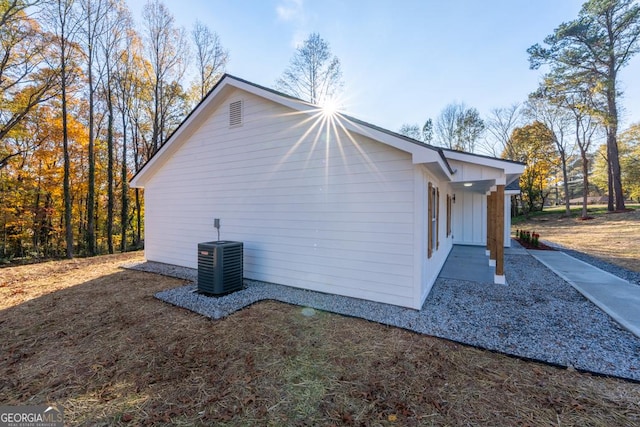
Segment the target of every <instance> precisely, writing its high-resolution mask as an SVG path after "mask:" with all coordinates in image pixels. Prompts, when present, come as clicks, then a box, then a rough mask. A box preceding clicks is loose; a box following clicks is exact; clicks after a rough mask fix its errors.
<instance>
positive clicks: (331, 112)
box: [321, 98, 340, 117]
mask: <svg viewBox="0 0 640 427" xmlns="http://www.w3.org/2000/svg"><path fill="white" fill-rule="evenodd" d="M321 108H322V114H323V115H324V116H327V117H331V116H335V115H336V114H337V113H338V110H339V109H340V104H339V103H338V100H336V99H333V98H327V99H326V100H325V101H324V102H323V103H322V106H321Z"/></svg>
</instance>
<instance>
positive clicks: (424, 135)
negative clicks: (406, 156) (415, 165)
mask: <svg viewBox="0 0 640 427" xmlns="http://www.w3.org/2000/svg"><path fill="white" fill-rule="evenodd" d="M398 133H399V134H401V135H404V136H408V137H409V138H412V139H415V140H416V141H422V142H424V143H426V144H429V143H431V140H432V139H433V121H432V120H431V119H427V121H426V122H425V123H424V125H423V126H422V128H420V126H419V125H418V124H409V123H404V124H403V125H402V126H401V127H400V130H398Z"/></svg>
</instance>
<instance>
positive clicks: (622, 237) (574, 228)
mask: <svg viewBox="0 0 640 427" xmlns="http://www.w3.org/2000/svg"><path fill="white" fill-rule="evenodd" d="M590 215H592V216H593V219H589V220H581V219H580V218H579V217H576V216H573V217H570V218H568V217H565V216H563V214H562V213H551V214H546V215H541V216H536V217H532V218H531V219H529V220H528V221H525V222H517V223H516V222H514V225H513V227H512V230H513V232H514V233H515V230H516V229H523V228H524V229H527V230H529V231H535V232H536V233H539V234H540V239H541V240H549V241H551V242H554V243H559V244H561V245H563V246H566V247H568V248H571V249H575V250H577V251H580V252H584V253H586V254H589V255H593V256H595V257H597V258H601V259H603V260H605V261H608V262H610V263H612V264H616V265H619V266H621V267H624V268H627V269H629V270H632V271H637V272H640V243H639V242H640V209H636V210H633V211H629V212H624V213H611V214H610V213H603V212H601V211H599V212H592V213H590Z"/></svg>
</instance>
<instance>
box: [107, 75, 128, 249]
mask: <svg viewBox="0 0 640 427" xmlns="http://www.w3.org/2000/svg"><path fill="white" fill-rule="evenodd" d="M107 80H109V77H107ZM107 110H108V113H107V114H108V117H107V249H108V251H109V253H110V254H112V253H113V197H114V196H113V100H112V98H111V88H110V85H109V84H108V83H107ZM123 185H124V183H123Z"/></svg>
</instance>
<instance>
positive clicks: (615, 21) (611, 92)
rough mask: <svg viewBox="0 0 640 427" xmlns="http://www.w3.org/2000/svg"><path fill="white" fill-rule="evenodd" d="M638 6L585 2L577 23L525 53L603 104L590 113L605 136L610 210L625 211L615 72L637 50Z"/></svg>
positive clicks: (619, 0) (626, 0)
mask: <svg viewBox="0 0 640 427" xmlns="http://www.w3.org/2000/svg"><path fill="white" fill-rule="evenodd" d="M639 38H640V5H638V4H637V3H636V2H635V1H633V0H589V1H587V2H586V3H585V4H584V5H583V6H582V9H581V10H580V13H579V15H578V18H577V19H576V20H573V21H570V22H566V23H562V24H561V25H560V26H559V27H558V28H557V29H556V30H555V31H554V33H553V34H551V35H549V36H547V37H546V38H545V40H544V43H545V44H546V45H548V47H546V48H545V47H542V46H540V45H539V44H535V45H533V46H531V47H530V48H529V49H528V50H527V52H528V53H529V60H530V64H531V68H533V69H537V68H539V67H540V66H541V65H542V64H549V65H550V66H551V73H552V74H554V76H555V78H556V79H561V80H565V81H574V82H575V81H582V82H587V83H589V84H591V85H593V90H594V91H598V92H600V93H601V94H602V95H603V96H604V98H605V99H606V103H605V104H604V106H603V108H601V109H597V110H596V111H594V113H595V114H599V115H600V116H601V117H602V120H603V123H604V126H605V129H606V133H607V158H608V162H609V167H610V169H611V174H610V177H611V181H612V185H611V187H612V190H613V194H612V193H611V192H610V193H609V197H610V199H609V210H613V208H614V202H615V209H617V210H623V209H624V208H625V203H624V195H623V190H622V180H621V168H620V159H619V154H618V145H617V134H618V105H617V100H618V96H619V95H620V94H621V90H620V88H619V87H618V86H619V85H618V73H619V71H620V70H621V68H623V67H624V66H626V65H627V64H628V63H629V60H630V59H631V57H633V55H635V54H636V53H637V52H638V50H639V48H640V45H639Z"/></svg>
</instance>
